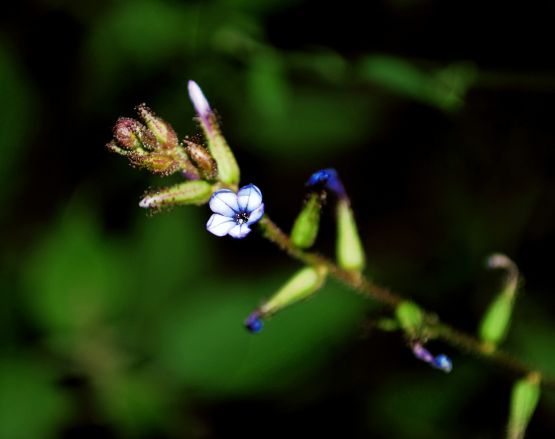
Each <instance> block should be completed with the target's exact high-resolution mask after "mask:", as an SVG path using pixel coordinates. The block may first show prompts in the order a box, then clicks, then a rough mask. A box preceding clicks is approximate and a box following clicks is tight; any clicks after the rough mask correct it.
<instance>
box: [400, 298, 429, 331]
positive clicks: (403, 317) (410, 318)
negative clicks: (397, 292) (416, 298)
mask: <svg viewBox="0 0 555 439" xmlns="http://www.w3.org/2000/svg"><path fill="white" fill-rule="evenodd" d="M395 317H397V320H398V321H399V324H400V325H401V328H402V329H403V330H404V331H405V332H406V333H407V334H409V335H410V336H412V337H415V336H416V335H417V334H418V333H419V332H420V329H421V328H422V323H423V322H424V317H423V315H422V310H421V309H420V308H419V307H418V305H416V304H415V303H413V302H409V301H408V300H405V301H403V302H401V303H400V304H399V305H397V308H395Z"/></svg>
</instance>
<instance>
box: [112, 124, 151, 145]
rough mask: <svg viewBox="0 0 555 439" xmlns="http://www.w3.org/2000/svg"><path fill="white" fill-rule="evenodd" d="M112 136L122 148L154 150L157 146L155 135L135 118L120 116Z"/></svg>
mask: <svg viewBox="0 0 555 439" xmlns="http://www.w3.org/2000/svg"><path fill="white" fill-rule="evenodd" d="M114 138H115V139H116V142H117V144H118V146H119V147H120V148H122V149H124V150H128V151H136V150H141V149H142V150H154V149H156V147H157V141H156V137H154V134H152V133H151V132H150V131H149V130H147V128H146V127H145V126H144V125H143V124H142V123H140V122H139V121H137V120H135V119H131V118H129V117H120V118H119V119H118V120H117V122H116V125H115V127H114Z"/></svg>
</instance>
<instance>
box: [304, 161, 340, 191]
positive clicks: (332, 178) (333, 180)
mask: <svg viewBox="0 0 555 439" xmlns="http://www.w3.org/2000/svg"><path fill="white" fill-rule="evenodd" d="M306 185H307V186H308V187H310V188H312V187H316V188H325V189H328V190H330V191H332V192H333V193H335V195H337V196H338V197H339V198H346V197H347V193H346V192H345V188H344V187H343V183H341V180H340V179H339V176H338V175H337V171H336V170H335V169H332V168H328V169H321V170H320V171H316V172H315V173H314V174H312V175H311V176H310V178H309V179H308V181H307V183H306Z"/></svg>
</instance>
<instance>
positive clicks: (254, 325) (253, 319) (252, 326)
mask: <svg viewBox="0 0 555 439" xmlns="http://www.w3.org/2000/svg"><path fill="white" fill-rule="evenodd" d="M263 326H264V323H263V322H262V319H261V318H260V311H258V310H256V311H253V312H252V313H251V314H250V315H249V316H248V317H247V318H246V319H245V327H246V328H247V329H248V330H249V332H252V333H253V334H256V333H257V332H260V331H261V330H262V327H263Z"/></svg>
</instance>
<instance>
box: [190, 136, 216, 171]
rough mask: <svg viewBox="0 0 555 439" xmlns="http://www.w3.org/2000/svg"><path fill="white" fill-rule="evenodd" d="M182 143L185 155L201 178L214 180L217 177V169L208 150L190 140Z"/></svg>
mask: <svg viewBox="0 0 555 439" xmlns="http://www.w3.org/2000/svg"><path fill="white" fill-rule="evenodd" d="M184 143H185V145H186V146H185V150H186V151H187V155H188V156H189V158H190V159H191V161H192V162H193V163H194V164H195V166H196V167H197V169H198V170H199V171H200V173H201V174H202V176H203V177H204V178H205V179H206V180H215V179H216V177H217V175H218V168H217V165H216V162H215V161H214V159H213V158H212V156H211V155H210V153H209V152H208V150H207V149H206V148H203V147H202V146H200V145H198V144H196V143H194V142H191V141H190V140H185V142H184Z"/></svg>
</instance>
